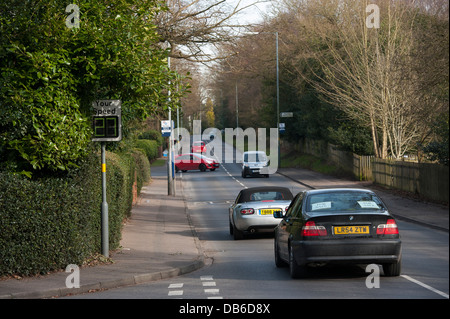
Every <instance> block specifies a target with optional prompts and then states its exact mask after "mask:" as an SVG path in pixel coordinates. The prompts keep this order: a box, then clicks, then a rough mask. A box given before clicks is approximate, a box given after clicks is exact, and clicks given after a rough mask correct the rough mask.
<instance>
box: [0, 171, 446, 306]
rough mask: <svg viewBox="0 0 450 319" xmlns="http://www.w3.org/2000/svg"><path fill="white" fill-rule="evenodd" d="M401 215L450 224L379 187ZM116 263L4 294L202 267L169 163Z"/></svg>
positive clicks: (318, 179) (146, 195)
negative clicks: (170, 189) (172, 192)
mask: <svg viewBox="0 0 450 319" xmlns="http://www.w3.org/2000/svg"><path fill="white" fill-rule="evenodd" d="M278 173H279V174H281V175H284V176H286V177H288V178H290V179H292V180H294V181H296V182H298V183H301V184H303V185H305V186H307V187H310V188H325V187H363V188H367V187H368V188H371V187H372V186H373V185H371V183H370V182H357V181H350V180H345V179H339V178H334V177H330V176H327V175H323V174H320V173H317V172H313V171H310V170H306V169H297V168H295V169H294V168H283V169H279V171H278ZM374 190H375V191H376V192H377V193H378V194H379V195H380V196H381V198H382V199H383V200H384V201H385V203H386V204H387V205H388V207H389V208H390V211H391V213H392V214H393V215H394V216H396V217H397V218H399V219H405V220H408V221H412V222H416V223H420V224H423V225H427V226H430V227H433V228H436V229H439V230H442V231H447V232H448V229H449V220H448V219H449V208H448V206H445V205H438V204H434V203H428V202H424V201H420V200H416V199H412V198H408V197H402V196H398V195H397V194H396V193H395V192H391V191H386V190H380V189H374ZM110 257H111V259H112V260H113V261H114V262H113V263H111V264H102V265H97V266H83V267H80V269H79V270H80V273H79V275H80V287H79V288H68V287H66V279H67V278H68V276H72V273H66V272H65V271H64V270H62V271H59V272H55V273H51V274H48V275H43V276H38V277H27V278H19V279H15V278H11V279H6V280H5V279H4V280H1V279H0V299H40V298H57V297H62V296H66V295H75V294H81V293H89V292H94V291H98V290H103V289H111V288H118V287H123V286H129V285H135V284H140V283H146V282H152V281H157V280H162V279H167V278H171V277H176V276H179V275H182V274H186V273H189V272H192V271H194V270H197V269H200V268H201V267H203V266H204V265H205V263H207V260H206V259H205V255H204V254H203V251H202V249H201V245H200V242H199V240H198V237H197V235H196V233H195V229H194V227H193V225H192V223H191V220H190V216H189V212H188V209H187V203H186V201H185V199H184V196H183V188H182V182H181V180H179V179H178V180H177V184H176V196H168V195H167V174H166V167H165V166H162V167H152V182H151V183H150V184H149V185H147V186H145V187H144V188H143V189H142V191H141V195H140V199H139V202H138V204H137V205H135V206H134V207H133V210H132V214H131V217H130V218H129V220H128V221H127V223H126V224H125V225H124V227H123V232H122V241H121V248H120V249H118V250H117V251H114V252H111V253H110Z"/></svg>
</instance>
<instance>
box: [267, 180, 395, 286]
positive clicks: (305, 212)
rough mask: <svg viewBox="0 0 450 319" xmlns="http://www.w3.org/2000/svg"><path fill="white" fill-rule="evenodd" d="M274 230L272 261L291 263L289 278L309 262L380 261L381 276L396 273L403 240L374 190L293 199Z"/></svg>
mask: <svg viewBox="0 0 450 319" xmlns="http://www.w3.org/2000/svg"><path fill="white" fill-rule="evenodd" d="M274 217H275V218H282V220H281V221H280V224H279V225H278V226H277V227H276V228H275V245H274V248H275V264H276V265H277V267H281V266H285V265H286V264H288V265H289V268H290V273H291V277H292V278H299V277H304V276H305V275H306V274H307V271H308V266H311V265H314V266H321V265H325V264H331V263H349V264H350V263H351V264H372V263H373V264H381V265H382V266H383V271H384V275H385V276H399V275H400V271H401V240H400V235H399V231H398V227H397V224H396V222H395V219H394V218H393V217H392V216H391V215H390V214H389V212H388V210H387V208H386V206H385V204H384V203H383V202H382V201H381V199H380V198H379V197H378V196H377V195H376V194H375V193H374V192H372V191H370V190H365V189H347V188H345V189H321V190H309V191H304V192H301V193H299V194H297V196H296V197H295V198H294V199H293V200H292V202H291V205H290V206H289V208H288V210H287V212H286V214H285V215H284V216H283V214H282V213H281V212H275V213H274Z"/></svg>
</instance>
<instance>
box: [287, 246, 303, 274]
mask: <svg viewBox="0 0 450 319" xmlns="http://www.w3.org/2000/svg"><path fill="white" fill-rule="evenodd" d="M289 273H290V274H291V278H293V279H297V278H304V277H306V275H307V266H306V265H304V266H299V265H297V263H296V262H295V258H294V251H293V250H292V249H291V248H290V247H289Z"/></svg>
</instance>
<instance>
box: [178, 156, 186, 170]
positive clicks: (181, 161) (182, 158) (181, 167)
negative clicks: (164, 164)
mask: <svg viewBox="0 0 450 319" xmlns="http://www.w3.org/2000/svg"><path fill="white" fill-rule="evenodd" d="M188 162H189V155H181V156H178V157H177V159H176V161H175V165H176V166H177V167H178V169H179V170H181V171H184V170H187V169H188V168H187V167H188Z"/></svg>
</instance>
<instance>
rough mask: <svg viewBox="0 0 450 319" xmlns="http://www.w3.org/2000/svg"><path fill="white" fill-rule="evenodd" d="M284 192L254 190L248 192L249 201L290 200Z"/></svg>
mask: <svg viewBox="0 0 450 319" xmlns="http://www.w3.org/2000/svg"><path fill="white" fill-rule="evenodd" d="M290 199H291V198H288V196H286V194H284V193H282V192H276V191H273V192H255V193H252V194H250V201H252V202H253V201H264V200H290Z"/></svg>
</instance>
